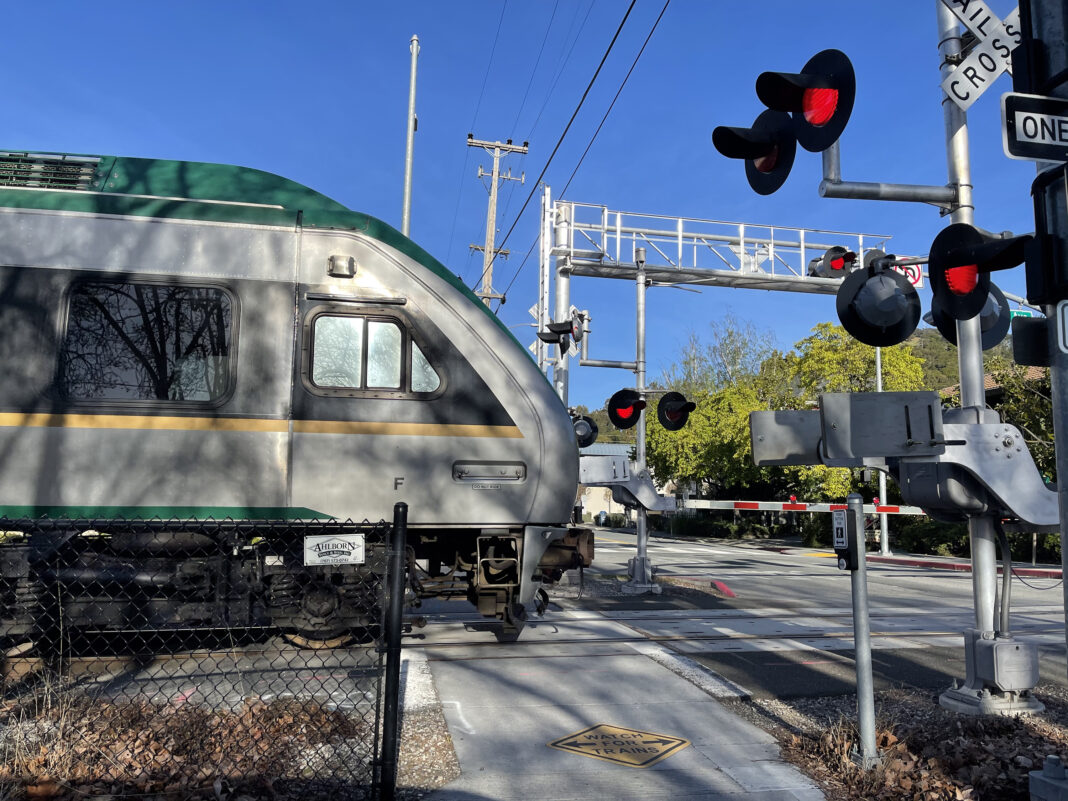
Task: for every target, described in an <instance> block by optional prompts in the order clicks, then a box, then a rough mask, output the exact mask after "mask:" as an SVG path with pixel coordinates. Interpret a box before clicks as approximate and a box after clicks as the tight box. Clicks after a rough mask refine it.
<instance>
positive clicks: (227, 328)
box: [59, 281, 233, 404]
mask: <svg viewBox="0 0 1068 801" xmlns="http://www.w3.org/2000/svg"><path fill="white" fill-rule="evenodd" d="M232 321H233V300H232V298H231V296H230V294H229V293H228V292H226V291H225V290H223V289H220V288H218V287H206V286H190V285H186V284H180V285H171V284H162V283H152V282H132V281H131V282H100V283H89V282H85V283H79V284H75V285H74V287H73V288H72V289H71V292H70V296H69V302H68V311H67V330H66V335H65V337H64V341H63V349H62V351H61V355H60V370H59V389H60V391H61V393H62V394H63V396H64V397H66V398H68V399H70V400H75V401H89V400H93V401H99V400H109V401H166V402H170V403H183V402H184V403H198V404H203V403H216V402H218V401H221V400H222V399H223V398H225V397H226V395H227V394H228V393H229V391H230V388H231V358H230V352H231V347H232V336H233V331H232Z"/></svg>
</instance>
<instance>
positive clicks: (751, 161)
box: [712, 111, 797, 195]
mask: <svg viewBox="0 0 1068 801" xmlns="http://www.w3.org/2000/svg"><path fill="white" fill-rule="evenodd" d="M712 144H713V145H714V146H715V148H716V150H718V151H719V152H720V153H722V154H723V155H724V156H726V157H727V158H729V159H745V177H746V180H748V181H749V186H751V187H752V188H753V191H754V192H756V193H757V194H758V195H770V194H772V193H773V192H775V191H776V190H777V189H778V188H779V187H780V186H782V185H783V184H784V183H785V182H786V179H787V178H788V177H789V176H790V169H791V168H792V167H793V166H794V155H795V154H796V153H797V140H796V138H795V137H794V123H793V120H791V119H790V115H789V114H784V113H782V112H781V111H764V112H762V113H761V114H760V116H759V117H757V118H756V120H755V121H754V122H753V125H752V127H749V128H730V127H727V126H725V125H720V126H718V127H717V128H716V129H715V130H714V131H712Z"/></svg>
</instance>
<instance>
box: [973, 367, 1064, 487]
mask: <svg viewBox="0 0 1068 801" xmlns="http://www.w3.org/2000/svg"><path fill="white" fill-rule="evenodd" d="M987 369H988V370H989V372H990V374H991V375H992V377H993V379H994V383H995V384H997V385H998V386H999V387H1000V391H999V392H997V393H991V396H992V397H991V400H992V402H993V406H994V408H995V409H996V410H997V411H998V412H999V413H1000V414H1001V419H1002V420H1004V421H1005V422H1007V423H1011V424H1012V425H1014V426H1016V427H1017V428H1019V429H1020V431H1022V432H1023V435H1024V439H1025V440H1026V441H1027V448H1028V450H1030V451H1031V456H1032V457H1033V458H1034V460H1035V464H1036V465H1037V466H1038V471H1039V472H1040V473H1041V474H1042V475H1043V476H1044V477H1045V478H1046V479H1047V480H1056V477H1057V462H1056V457H1055V454H1054V451H1053V404H1052V400H1051V392H1050V376H1049V369H1048V368H1043V369H1042V370H1035V369H1034V368H1028V367H1023V366H1020V365H1018V364H1013V363H1012V362H1011V361H1009V360H1006V359H1004V358H993V359H991V360H990V361H989V364H988V366H987ZM1036 372H1037V373H1038V375H1037V376H1035V375H1034V373H1036Z"/></svg>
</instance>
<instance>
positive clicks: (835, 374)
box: [797, 323, 923, 400]
mask: <svg viewBox="0 0 1068 801" xmlns="http://www.w3.org/2000/svg"><path fill="white" fill-rule="evenodd" d="M812 331H813V333H812V335H810V336H808V337H806V338H805V339H802V340H801V341H800V342H798V343H797V350H798V354H799V355H798V360H797V377H798V380H799V383H800V385H801V390H802V392H803V393H804V394H805V395H806V397H807V398H809V399H812V400H814V399H815V397H816V396H817V395H818V394H819V393H821V392H874V391H875V348H871V347H868V346H867V345H864V344H862V343H860V342H858V341H857V340H855V339H853V337H851V336H850V335H849V334H848V333H846V330H845V329H844V328H842V326H840V325H832V324H831V323H819V324H818V325H816V327H815V328H813V329H812ZM882 370H883V389H884V390H886V391H888V392H894V391H910V390H916V389H922V388H923V363H922V362H921V361H920V359H919V358H917V357H916V356H915V355H913V353H912V348H911V347H910V346H909V345H907V344H902V345H896V346H894V347H892V348H883V349H882Z"/></svg>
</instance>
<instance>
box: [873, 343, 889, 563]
mask: <svg viewBox="0 0 1068 801" xmlns="http://www.w3.org/2000/svg"><path fill="white" fill-rule="evenodd" d="M875 391H876V392H882V391H883V349H882V348H876V349H875ZM879 500H880V501H882V502H883V503H886V473H884V472H883V471H882V470H880V471H879ZM879 553H881V554H882V555H883V556H889V555H890V526H889V524H888V523H887V514H886V512H880V513H879Z"/></svg>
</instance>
